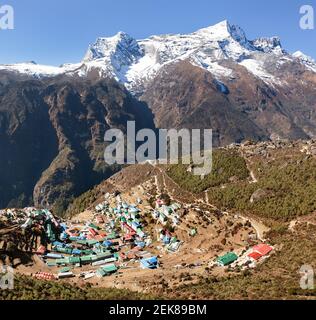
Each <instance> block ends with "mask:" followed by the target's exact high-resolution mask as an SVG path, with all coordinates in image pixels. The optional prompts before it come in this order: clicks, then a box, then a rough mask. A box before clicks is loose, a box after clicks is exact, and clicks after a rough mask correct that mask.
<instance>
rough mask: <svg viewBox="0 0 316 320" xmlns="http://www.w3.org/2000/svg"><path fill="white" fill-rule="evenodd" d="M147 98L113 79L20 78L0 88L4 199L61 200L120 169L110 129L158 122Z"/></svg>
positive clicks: (9, 202) (47, 203)
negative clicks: (113, 158)
mask: <svg viewBox="0 0 316 320" xmlns="http://www.w3.org/2000/svg"><path fill="white" fill-rule="evenodd" d="M152 118H153V117H152V114H151V112H150V110H149V109H148V108H147V106H146V104H144V103H141V102H139V101H137V100H136V99H134V98H133V97H132V96H131V95H130V94H129V93H128V92H127V91H126V90H125V89H124V88H123V87H122V86H120V85H119V84H118V83H117V82H116V81H115V80H109V79H103V80H100V81H97V82H91V81H87V80H84V79H81V80H77V81H73V80H72V81H69V79H67V78H60V79H54V80H49V81H34V80H27V81H15V82H10V83H9V84H2V86H1V92H0V148H1V158H0V190H1V197H0V206H1V207H6V206H23V205H26V204H29V203H30V202H32V199H33V200H34V203H35V205H36V206H40V207H41V206H44V207H52V206H53V205H55V206H58V209H60V210H62V209H63V208H65V207H66V205H67V203H68V202H69V200H70V199H71V198H72V197H73V196H77V195H79V194H81V193H82V192H84V191H86V190H88V189H89V188H91V187H92V186H94V185H95V184H96V183H99V182H100V181H101V180H103V179H105V178H107V177H109V176H110V175H112V174H113V172H116V171H117V170H118V169H119V168H118V167H115V166H114V167H113V166H111V167H109V166H107V165H106V163H105V161H104V157H103V153H104V149H105V142H104V134H105V131H106V130H107V129H109V128H111V127H115V128H121V129H122V130H125V127H126V122H127V121H128V120H135V121H136V123H137V125H138V128H148V127H149V128H153V127H154V124H153V120H152Z"/></svg>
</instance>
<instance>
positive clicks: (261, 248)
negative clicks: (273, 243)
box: [252, 243, 273, 256]
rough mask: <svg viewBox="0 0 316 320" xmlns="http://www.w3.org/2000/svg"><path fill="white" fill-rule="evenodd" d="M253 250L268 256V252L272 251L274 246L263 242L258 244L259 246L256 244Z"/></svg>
mask: <svg viewBox="0 0 316 320" xmlns="http://www.w3.org/2000/svg"><path fill="white" fill-rule="evenodd" d="M252 250H253V251H254V252H257V253H259V254H261V256H266V255H267V254H268V253H270V252H271V251H272V250H273V248H272V247H270V246H269V245H267V244H265V243H262V244H258V245H257V246H254V247H253V248H252Z"/></svg>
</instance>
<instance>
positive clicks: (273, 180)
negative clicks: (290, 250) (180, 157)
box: [168, 150, 316, 221]
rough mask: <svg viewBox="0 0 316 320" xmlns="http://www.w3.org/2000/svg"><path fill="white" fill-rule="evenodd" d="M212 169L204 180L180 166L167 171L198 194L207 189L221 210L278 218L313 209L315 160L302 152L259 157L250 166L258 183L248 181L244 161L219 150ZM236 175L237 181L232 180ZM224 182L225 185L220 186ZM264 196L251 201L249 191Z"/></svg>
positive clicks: (211, 199) (315, 199) (308, 211)
mask: <svg viewBox="0 0 316 320" xmlns="http://www.w3.org/2000/svg"><path fill="white" fill-rule="evenodd" d="M213 167H214V170H213V173H212V174H210V175H208V176H207V177H206V178H205V179H204V180H200V179H199V178H198V177H194V176H193V175H192V174H191V173H188V172H187V170H186V167H185V166H183V165H178V166H174V167H173V168H171V169H169V170H168V175H169V176H170V177H171V178H172V179H174V180H175V181H176V182H177V183H178V184H179V185H180V186H181V187H183V188H184V189H186V190H189V191H191V192H195V193H199V192H202V191H204V190H207V189H208V190H209V191H208V195H209V201H210V202H211V203H213V204H214V205H216V206H217V207H219V208H222V209H229V210H233V211H234V210H238V211H241V212H244V213H252V214H255V215H258V216H261V217H265V218H271V219H275V220H279V221H289V220H291V219H293V218H295V217H297V216H302V215H307V214H310V213H313V212H315V211H316V198H315V194H316V183H315V181H316V159H315V158H311V157H306V155H303V154H293V155H289V154H284V153H282V152H279V151H277V153H276V154H274V157H273V158H272V160H269V161H267V159H262V158H258V159H256V161H255V162H254V164H253V165H252V168H253V170H254V172H255V174H256V176H257V177H258V180H259V181H258V182H257V183H253V184H250V183H249V181H248V179H246V178H247V177H248V176H249V172H248V170H247V167H246V164H245V161H244V159H243V158H242V157H240V156H239V155H237V154H235V153H230V152H227V151H222V150H218V151H216V152H215V154H214V164H213ZM233 176H235V178H236V177H237V178H238V181H236V179H235V181H234V182H231V181H230V180H231V179H230V178H231V177H233ZM223 184H225V188H221V185H223ZM260 189H261V190H262V191H263V192H264V193H265V195H264V196H262V197H261V198H260V199H258V200H257V201H255V202H254V203H251V202H250V198H251V196H252V194H253V193H254V192H255V191H257V190H260Z"/></svg>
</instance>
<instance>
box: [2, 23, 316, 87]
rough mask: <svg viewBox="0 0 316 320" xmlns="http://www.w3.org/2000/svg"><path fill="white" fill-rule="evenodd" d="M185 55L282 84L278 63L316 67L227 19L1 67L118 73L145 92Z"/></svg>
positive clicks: (119, 37) (211, 68)
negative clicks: (45, 62) (70, 58)
mask: <svg viewBox="0 0 316 320" xmlns="http://www.w3.org/2000/svg"><path fill="white" fill-rule="evenodd" d="M181 60H187V61H189V62H191V63H192V64H193V65H195V66H198V67H200V68H202V69H204V70H207V71H208V72H210V73H212V74H213V76H214V77H215V78H216V79H217V80H219V81H222V80H225V79H227V78H231V79H233V78H234V71H233V69H234V68H233V67H232V69H231V68H230V67H228V65H229V64H227V63H226V62H225V61H227V60H228V61H230V63H235V64H237V65H240V66H242V67H244V68H246V69H247V70H248V71H249V72H250V73H252V74H254V75H255V76H256V77H258V78H260V79H262V80H263V81H265V82H266V83H268V84H272V85H274V84H278V85H279V84H280V81H279V80H278V76H275V75H274V73H275V72H274V71H273V70H275V69H273V67H272V68H271V66H275V67H276V68H277V66H278V64H282V63H285V62H286V61H289V60H290V61H295V62H298V60H299V62H300V63H301V64H303V65H304V66H305V67H306V68H308V69H309V70H312V71H315V72H316V63H315V61H314V60H313V59H312V58H310V57H308V56H306V55H304V54H303V53H301V52H297V53H295V54H293V55H289V54H288V53H287V52H286V51H285V50H284V49H283V48H282V45H281V41H280V39H279V38H278V37H271V38H258V39H255V40H249V39H248V38H247V36H246V34H245V32H244V31H243V29H241V28H240V27H239V26H237V25H233V24H230V23H229V22H228V21H227V20H224V21H221V22H219V23H217V24H215V25H213V26H209V27H206V28H202V29H199V30H197V31H195V32H193V33H189V34H167V35H155V36H151V37H149V38H147V39H143V40H136V39H134V38H133V37H131V36H130V35H128V34H127V33H125V32H118V33H117V34H116V35H114V36H112V37H100V38H98V39H97V40H96V41H95V42H94V43H93V44H91V45H90V46H89V48H88V50H87V52H86V54H85V56H84V58H83V60H82V61H81V62H80V63H77V64H64V65H62V66H61V67H49V66H40V65H35V64H31V63H23V64H16V65H2V66H1V65H0V70H7V71H11V72H12V71H13V72H17V73H26V74H28V75H31V76H35V77H49V76H51V77H53V76H56V75H59V74H67V75H69V76H72V75H77V76H80V77H84V76H91V77H99V78H102V77H114V78H115V79H116V80H118V81H119V82H121V83H123V84H124V85H125V86H126V87H127V88H128V89H129V90H131V91H132V92H141V91H142V90H143V89H144V88H145V86H146V84H147V83H148V82H149V81H150V80H152V79H153V78H154V77H155V76H156V75H157V73H158V72H159V71H160V70H161V69H162V68H163V67H165V66H167V65H168V64H173V63H175V62H178V61H181Z"/></svg>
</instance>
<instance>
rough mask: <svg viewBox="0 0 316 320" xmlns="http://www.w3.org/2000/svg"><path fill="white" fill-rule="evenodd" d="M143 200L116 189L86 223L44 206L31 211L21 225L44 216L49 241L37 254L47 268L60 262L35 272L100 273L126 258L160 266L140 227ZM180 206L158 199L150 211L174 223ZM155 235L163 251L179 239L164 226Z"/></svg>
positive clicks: (114, 269)
mask: <svg viewBox="0 0 316 320" xmlns="http://www.w3.org/2000/svg"><path fill="white" fill-rule="evenodd" d="M110 200H114V201H110ZM113 202H114V204H113ZM141 202H142V201H141V199H137V201H136V203H135V204H130V203H128V202H126V201H123V200H122V198H121V196H120V195H116V196H114V195H109V194H107V195H106V196H105V201H103V202H102V203H99V204H98V205H97V206H96V207H95V214H94V220H93V221H89V222H87V223H85V224H80V223H77V224H72V223H70V222H69V223H65V222H62V221H59V220H57V219H55V218H54V217H53V215H52V214H51V213H50V212H49V211H48V210H37V211H32V212H31V213H30V214H29V217H28V218H27V220H26V221H25V222H24V223H23V224H22V227H23V228H30V227H31V226H32V225H33V224H34V222H35V221H36V222H38V221H41V220H43V221H45V231H46V236H47V240H48V242H47V244H41V245H40V246H39V247H38V248H37V250H36V254H38V255H39V256H40V257H41V258H42V260H43V261H44V262H45V263H46V265H47V266H48V267H49V268H58V271H57V274H53V273H47V272H44V273H43V272H39V273H37V274H36V275H35V276H36V277H37V278H41V279H51V278H57V279H63V278H70V277H74V276H77V275H79V276H80V277H83V278H85V279H90V278H92V277H94V276H96V277H104V276H107V275H110V274H113V273H115V272H117V271H118V270H119V268H125V266H126V264H127V263H129V262H133V263H134V262H139V267H140V268H147V269H156V268H158V267H159V259H158V257H157V256H156V255H154V254H152V253H150V252H149V251H148V247H149V246H150V245H151V244H152V239H151V236H150V235H149V234H147V233H146V231H145V230H144V228H143V224H142V216H141V209H140V208H139V206H140V204H141ZM180 207H181V206H180V205H179V204H177V203H174V204H171V205H170V206H166V205H165V204H164V203H163V201H161V200H160V199H158V200H157V205H156V209H155V210H153V215H155V216H157V219H158V220H159V221H161V224H162V225H163V226H164V225H165V224H166V223H167V221H168V220H169V219H170V221H172V223H173V224H175V225H176V224H177V223H179V222H178V221H179V220H178V219H179V217H178V215H177V210H179V209H180ZM161 216H162V217H166V219H162V218H161ZM158 238H159V239H158V240H159V241H161V243H162V244H163V246H164V247H165V248H166V251H168V252H171V253H172V252H176V251H177V250H178V249H179V247H180V245H181V242H180V241H179V240H178V239H177V238H176V237H174V236H173V235H172V234H171V232H170V231H169V230H167V229H165V228H162V229H161V230H160V233H159V237H158ZM83 267H85V269H87V268H88V269H89V270H87V271H82V270H80V271H81V272H79V274H78V273H76V272H75V271H76V269H78V268H83Z"/></svg>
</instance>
